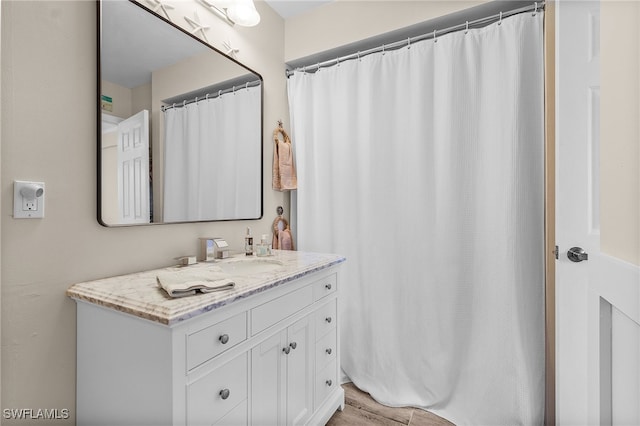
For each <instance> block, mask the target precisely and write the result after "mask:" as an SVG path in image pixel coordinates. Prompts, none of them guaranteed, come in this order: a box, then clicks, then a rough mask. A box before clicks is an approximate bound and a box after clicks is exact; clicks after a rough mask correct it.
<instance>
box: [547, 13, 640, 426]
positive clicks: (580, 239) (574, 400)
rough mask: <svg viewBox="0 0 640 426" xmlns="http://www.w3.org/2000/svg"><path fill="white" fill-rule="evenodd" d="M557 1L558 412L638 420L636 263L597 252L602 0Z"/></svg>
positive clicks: (607, 420) (639, 292)
mask: <svg viewBox="0 0 640 426" xmlns="http://www.w3.org/2000/svg"><path fill="white" fill-rule="evenodd" d="M556 5H557V9H556V23H555V24H556V36H557V41H556V43H557V46H556V87H557V94H556V114H557V116H556V120H557V128H556V164H557V165H556V167H557V170H556V179H557V181H556V191H557V200H556V212H557V213H556V214H557V216H556V229H557V235H556V243H557V245H558V247H559V259H558V262H557V276H556V333H557V341H556V374H557V376H556V403H557V413H556V415H557V417H556V421H557V424H559V425H587V424H592V425H596V424H635V425H637V424H640V413H639V410H640V408H639V407H640V344H639V342H640V272H639V268H638V267H637V266H634V265H631V264H628V263H625V262H623V261H621V260H619V259H615V258H612V257H611V256H608V255H606V254H604V253H602V252H600V222H599V217H600V216H599V209H600V197H599V180H600V171H599V157H600V156H599V150H600V148H599V147H600V143H601V141H600V2H599V1H566V0H565V1H563V0H560V1H559V2H557V4H556ZM606 142H607V141H602V143H606ZM572 247H580V248H582V249H584V251H585V252H586V253H587V254H588V259H584V260H581V261H579V262H575V261H572V260H570V259H569V251H570V249H571V248H572ZM574 260H580V256H576V257H574Z"/></svg>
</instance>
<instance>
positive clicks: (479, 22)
mask: <svg viewBox="0 0 640 426" xmlns="http://www.w3.org/2000/svg"><path fill="white" fill-rule="evenodd" d="M544 6H545V2H544V1H541V2H534V3H532V4H530V5H529V6H524V7H520V8H517V9H512V10H509V11H507V12H500V13H498V14H495V15H491V16H487V17H485V18H480V19H476V20H473V21H466V22H464V23H462V24H458V25H454V26H451V27H448V28H444V29H442V30H434V31H432V32H430V33H428V34H422V35H419V36H415V37H409V38H407V39H404V40H400V41H396V42H393V43H389V44H383V45H382V46H378V47H374V48H371V49H368V50H363V51H361V52H360V51H358V52H356V53H351V54H349V55H345V56H341V57H338V58H336V59H329V60H327V61H324V62H318V63H316V64H311V65H305V66H303V67H297V68H294V69H293V70H286V71H285V73H286V76H287V78H289V77H291V76H292V75H293V74H294V73H295V72H296V71H298V72H316V71H318V70H319V69H320V68H327V67H331V66H334V65H339V64H340V62H344V61H349V60H352V59H360V58H362V57H363V56H367V55H370V54H372V53H378V52H384V51H387V50H397V49H400V48H402V47H405V46H410V45H411V43H416V42H419V41H423V40H429V39H437V38H438V37H439V36H442V35H445V34H449V33H453V32H456V31H461V30H465V31H467V30H468V29H469V28H481V27H484V26H486V25H489V24H492V23H494V22H501V21H502V19H503V18H508V17H510V16H514V15H518V14H520V13H526V12H533V13H534V14H535V13H537V12H538V11H539V10H544ZM436 41H437V40H436Z"/></svg>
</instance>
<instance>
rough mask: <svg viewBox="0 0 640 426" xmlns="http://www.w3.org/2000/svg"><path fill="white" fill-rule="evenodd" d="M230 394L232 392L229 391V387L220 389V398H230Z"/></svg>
mask: <svg viewBox="0 0 640 426" xmlns="http://www.w3.org/2000/svg"><path fill="white" fill-rule="evenodd" d="M229 395H231V392H229V389H222V390H221V391H220V398H222V399H227V398H229Z"/></svg>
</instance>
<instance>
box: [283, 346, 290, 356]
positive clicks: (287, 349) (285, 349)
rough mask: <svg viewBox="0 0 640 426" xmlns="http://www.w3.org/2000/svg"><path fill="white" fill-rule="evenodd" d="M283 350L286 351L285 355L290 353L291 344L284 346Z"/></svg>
mask: <svg viewBox="0 0 640 426" xmlns="http://www.w3.org/2000/svg"><path fill="white" fill-rule="evenodd" d="M282 352H284V353H285V355H289V352H291V348H290V347H289V346H287V347H285V348H282Z"/></svg>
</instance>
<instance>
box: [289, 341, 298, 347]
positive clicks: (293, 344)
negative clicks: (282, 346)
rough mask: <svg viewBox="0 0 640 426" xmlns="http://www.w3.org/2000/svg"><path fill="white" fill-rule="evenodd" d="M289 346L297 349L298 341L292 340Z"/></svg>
mask: <svg viewBox="0 0 640 426" xmlns="http://www.w3.org/2000/svg"><path fill="white" fill-rule="evenodd" d="M289 346H291V349H295V348H297V347H298V344H297V343H296V342H291V343H290V344H289Z"/></svg>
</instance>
